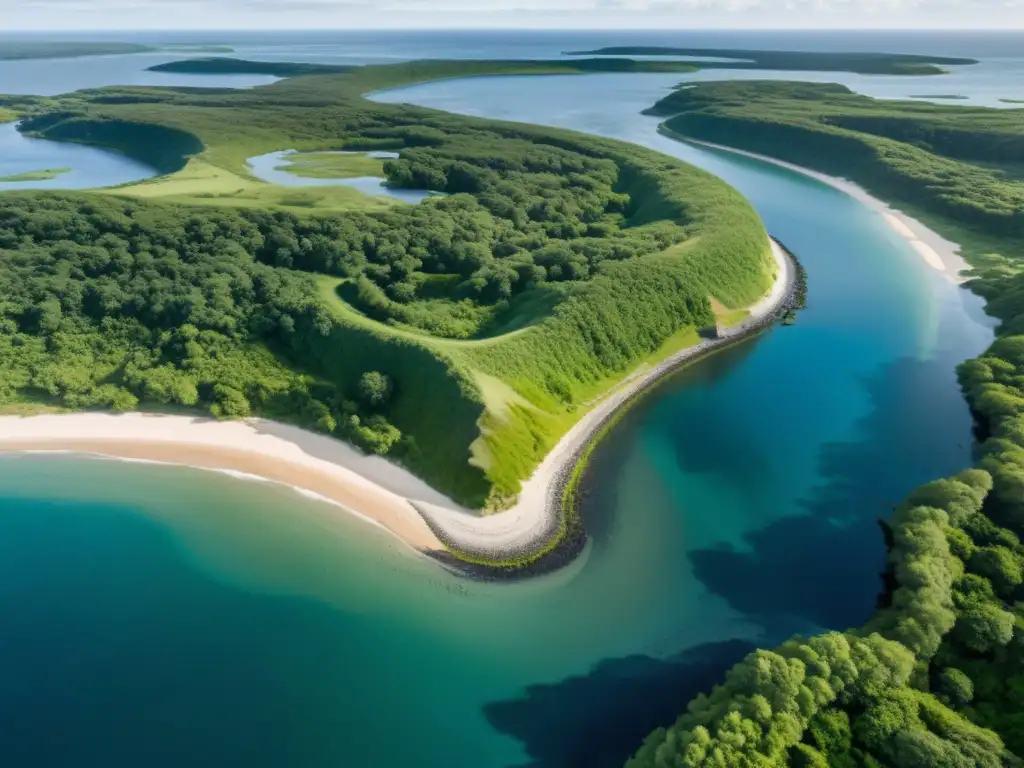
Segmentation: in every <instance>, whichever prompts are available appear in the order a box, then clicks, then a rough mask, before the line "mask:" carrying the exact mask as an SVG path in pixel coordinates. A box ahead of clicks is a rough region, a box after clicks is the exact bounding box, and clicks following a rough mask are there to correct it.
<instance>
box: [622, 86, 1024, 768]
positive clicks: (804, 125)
mask: <svg viewBox="0 0 1024 768" xmlns="http://www.w3.org/2000/svg"><path fill="white" fill-rule="evenodd" d="M652 111H653V112H654V113H655V114H661V115H671V116H672V117H670V119H669V120H668V122H667V123H666V128H667V130H668V131H670V132H671V133H672V134H674V135H677V136H682V137H693V138H700V139H706V140H710V141H715V142H718V143H722V144H728V145H732V146H736V147H739V148H743V149H747V150H751V151H755V152H761V153H764V154H768V155H771V156H773V157H778V158H781V159H785V160H789V161H792V162H796V163H799V164H802V165H804V166H808V167H811V168H815V169H818V170H821V171H824V172H826V173H830V174H834V175H840V176H844V177H846V178H850V179H853V180H854V181H857V182H859V183H861V184H863V185H864V186H865V187H867V188H868V189H869V190H870V191H871V192H873V193H875V194H877V195H879V196H880V197H883V198H884V199H886V200H888V201H892V202H894V204H896V205H897V206H899V207H900V208H904V209H907V210H910V211H912V212H913V213H914V214H915V215H917V216H919V217H921V218H922V219H924V220H925V221H927V223H928V224H929V225H930V226H932V227H934V228H935V229H936V230H938V231H939V232H940V233H944V234H947V235H948V236H950V237H951V238H953V239H955V240H957V241H958V242H960V243H963V244H964V249H963V252H964V254H965V256H966V258H967V259H968V261H969V262H970V263H971V265H972V267H973V269H972V271H971V272H970V277H971V280H970V281H969V282H968V287H970V288H971V289H973V290H975V291H977V292H978V293H980V294H981V295H982V296H984V297H985V298H986V300H987V302H988V303H987V310H988V312H989V313H991V314H993V315H994V316H996V317H998V318H999V319H1000V321H1001V325H1000V327H999V330H998V339H997V341H996V342H995V343H994V344H993V345H992V346H991V347H990V348H989V349H988V350H987V351H986V352H985V353H984V354H983V355H982V356H981V357H980V358H977V359H975V360H970V361H968V362H966V363H964V364H963V365H962V366H961V367H960V369H959V377H960V382H961V385H962V387H963V391H964V393H965V395H966V397H967V399H968V402H969V403H970V406H971V408H972V411H973V412H974V414H975V417H976V419H977V423H978V437H979V446H978V451H977V455H978V461H977V465H976V466H975V467H974V468H971V469H968V470H966V471H964V472H962V473H960V474H958V475H956V476H955V477H950V478H945V479H941V480H937V481H935V482H931V483H928V484H926V485H924V486H921V487H920V488H918V489H917V490H915V491H914V492H913V493H911V494H910V496H909V497H908V498H907V499H906V500H905V501H904V502H903V503H902V504H901V505H900V506H899V507H898V509H897V510H896V511H895V513H894V514H893V515H892V517H891V518H890V519H889V520H887V521H886V522H885V523H884V526H883V527H884V534H885V539H886V545H887V548H888V570H887V572H886V574H885V584H886V589H885V591H884V593H883V595H882V596H881V606H882V607H881V608H880V610H879V611H878V612H877V613H876V615H875V616H874V617H873V618H872V619H871V620H870V621H869V622H868V623H867V624H866V625H865V626H863V627H858V628H855V629H850V630H848V631H846V632H841V633H840V632H830V633H828V634H824V635H820V636H816V637H810V638H794V639H793V640H791V641H789V642H787V643H786V644H784V645H783V646H781V647H779V648H776V649H774V650H760V651H756V652H755V653H753V654H751V655H750V656H748V657H747V658H746V659H744V660H743V661H742V662H740V663H739V664H738V665H736V666H735V667H734V668H733V669H732V670H731V671H730V672H729V673H728V674H727V677H726V679H725V681H724V682H723V683H722V684H721V685H719V686H717V687H716V688H715V689H714V690H713V691H711V692H709V693H708V694H706V695H705V694H702V695H700V696H698V697H697V698H696V699H694V700H693V701H691V702H689V704H686V703H685V702H680V709H684V708H685V714H683V715H681V716H680V717H679V719H678V720H677V721H676V722H675V723H674V724H672V725H670V726H668V727H665V728H661V729H659V730H657V731H655V732H654V733H652V734H651V735H650V736H649V737H648V739H647V740H646V742H645V743H644V745H643V746H642V747H641V748H640V750H639V751H638V752H637V753H636V755H635V756H634V757H633V758H632V759H631V760H630V761H629V763H628V765H629V766H630V768H642V767H646V766H650V767H657V768H668V767H669V766H671V767H672V768H678V767H681V766H722V767H723V768H725V767H726V766H728V767H729V768H732V767H733V766H764V767H767V766H788V765H792V766H806V767H807V768H827V767H836V766H838V767H840V768H847V767H849V768H861V767H862V768H876V767H878V768H882V767H885V768H889V767H891V768H914V767H915V766H921V767H922V768H923V767H924V766H930V767H931V766H949V767H950V768H953V767H959V766H963V768H972V767H974V766H981V767H983V768H987V767H988V766H991V767H992V768H996V767H997V766H1007V767H1009V766H1020V765H1024V759H1022V758H1024V544H1022V542H1021V535H1024V335H1022V334H1024V273H1022V271H1021V269H1020V266H1019V265H1020V263H1021V257H1022V256H1024V253H1022V251H1024V229H1022V223H1024V218H1022V216H1024V208H1022V200H1024V197H1022V195H1024V185H1022V183H1021V182H1020V180H1019V179H1020V175H1019V169H1020V167H1022V164H1024V143H1022V142H1021V136H1024V132H1022V129H1024V111H1022V110H993V109H979V108H969V107H953V106H946V105H942V106H937V105H930V104H920V103H909V102H887V101H886V102H883V101H875V100H872V99H869V98H867V97H863V96H855V95H853V94H851V93H850V92H849V91H848V90H847V89H846V88H844V87H842V86H839V85H814V84H806V83H777V82H775V83H769V82H761V83H750V82H747V83H736V82H734V83H715V84H707V85H698V86H696V87H693V88H687V89H683V90H679V91H677V92H675V93H673V94H672V95H670V96H668V97H667V98H666V99H664V100H662V101H661V102H659V104H658V105H657V106H656V107H655V108H654V109H653V110H652Z"/></svg>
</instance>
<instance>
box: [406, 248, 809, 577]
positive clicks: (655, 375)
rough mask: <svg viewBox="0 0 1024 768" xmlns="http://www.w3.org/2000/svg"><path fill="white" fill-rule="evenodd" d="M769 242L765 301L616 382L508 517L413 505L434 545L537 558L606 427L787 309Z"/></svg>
mask: <svg viewBox="0 0 1024 768" xmlns="http://www.w3.org/2000/svg"><path fill="white" fill-rule="evenodd" d="M769 242H770V248H771V253H772V255H773V256H774V257H775V264H776V268H777V269H776V274H775V282H774V283H773V285H772V287H771V290H770V291H769V292H768V294H767V295H765V296H764V297H762V298H761V299H760V300H759V301H757V302H756V303H755V304H753V305H752V306H750V307H748V308H747V311H748V313H749V314H748V316H747V317H746V318H745V319H744V321H743V322H741V323H739V324H737V325H735V326H733V327H731V328H727V329H723V330H721V331H720V332H719V335H718V336H717V337H716V338H713V339H705V340H703V341H701V342H699V343H697V344H695V345H693V346H692V347H687V348H686V349H683V350H680V351H679V352H676V353H675V354H674V355H671V356H670V357H668V358H666V359H665V360H662V361H661V362H660V363H657V364H656V365H654V366H653V367H651V368H639V369H637V370H635V371H633V372H632V373H631V374H629V375H628V376H627V377H626V378H625V379H623V380H622V381H621V382H619V384H618V385H617V386H616V387H615V388H614V389H613V390H611V391H610V392H608V394H606V395H605V396H604V398H603V399H602V400H601V401H599V402H598V403H597V404H596V405H595V406H594V407H593V408H591V409H590V410H589V411H588V412H587V413H586V414H584V416H583V417H582V418H581V419H580V420H579V421H578V422H576V424H574V425H573V427H572V428H571V429H570V430H569V431H568V432H567V433H566V434H565V435H563V436H562V438H561V439H560V440H559V441H558V443H557V444H556V445H555V446H554V448H552V449H551V451H550V452H549V453H548V455H547V456H545V457H544V460H543V461H542V462H541V463H540V464H539V465H538V466H537V468H536V469H535V470H534V472H533V474H532V475H531V476H530V477H529V478H528V479H527V480H525V481H523V485H522V490H521V491H520V494H519V500H518V502H517V503H516V504H515V505H514V506H513V507H511V508H510V509H508V510H505V511H503V512H499V513H497V514H495V515H489V516H487V517H469V516H468V515H466V514H465V513H460V512H455V511H453V510H451V509H446V508H442V507H438V506H435V505H432V504H423V503H416V504H415V506H416V508H417V509H418V510H419V511H420V513H421V514H422V515H423V517H424V519H425V520H426V521H427V524H428V525H429V526H430V527H431V529H432V530H433V531H434V533H435V534H436V535H437V536H438V538H439V539H440V540H441V541H443V542H444V543H445V545H446V546H447V547H449V548H450V549H454V550H455V551H457V552H459V553H461V554H467V555H470V556H471V557H474V558H479V559H480V560H482V561H488V560H493V561H498V562H508V561H515V560H521V561H522V560H532V559H534V558H536V557H537V556H538V555H542V554H544V553H545V549H546V548H548V547H549V546H550V544H551V541H552V538H553V537H554V536H556V535H557V534H558V533H559V532H560V528H561V527H562V526H563V525H564V523H565V522H566V521H565V519H564V517H563V508H562V501H563V498H562V497H563V493H564V491H565V490H566V488H567V486H568V484H569V482H570V480H571V476H572V474H573V470H574V469H575V467H576V465H577V462H578V461H579V459H580V458H581V456H582V455H583V454H584V452H585V451H586V449H587V447H588V446H589V445H590V444H591V441H592V440H593V439H594V437H596V436H597V435H599V434H600V433H601V431H602V430H603V429H604V428H605V427H606V426H607V424H608V422H609V421H610V420H612V419H613V418H615V417H616V415H617V414H619V412H620V411H621V410H622V409H623V408H624V407H625V406H626V405H628V404H629V403H630V402H631V401H632V400H633V399H634V398H635V397H636V396H638V395H639V394H641V393H642V392H644V391H645V390H647V389H648V388H649V387H650V386H652V385H653V384H655V383H656V382H658V381H660V380H661V379H662V378H664V377H665V376H666V375H668V374H670V373H673V372H674V371H676V370H677V369H679V368H680V367H682V366H683V365H685V364H687V363H690V362H693V361H694V360H695V359H696V358H699V357H701V356H702V355H704V354H705V353H707V352H709V351H711V350H715V349H718V348H720V347H724V346H727V345H729V344H732V343H735V342H736V341H738V340H740V339H742V338H744V337H746V336H749V335H751V334H753V333H756V332H757V331H760V330H762V329H763V328H764V327H766V326H768V325H770V324H771V323H772V322H774V321H775V320H776V318H777V317H778V316H779V315H780V314H781V313H783V312H785V311H786V310H787V309H788V308H789V305H790V304H791V303H792V300H793V297H794V295H795V291H796V287H797V277H798V267H797V265H796V263H795V262H794V260H793V259H792V258H791V257H790V256H789V254H788V253H787V252H786V250H785V249H784V248H783V247H782V246H781V245H780V244H778V243H777V242H776V241H775V240H774V239H772V238H769ZM556 548H557V547H556ZM510 567H515V565H514V564H512V565H510Z"/></svg>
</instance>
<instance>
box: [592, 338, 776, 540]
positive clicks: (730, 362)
mask: <svg viewBox="0 0 1024 768" xmlns="http://www.w3.org/2000/svg"><path fill="white" fill-rule="evenodd" d="M769 332H771V331H769ZM762 337H763V335H762V334H759V335H757V336H754V337H753V338H750V339H745V340H743V341H741V342H739V343H737V344H733V345H732V346H729V347H725V348H724V349H720V350H716V351H715V352H713V353H712V354H710V355H708V356H706V357H702V358H699V359H698V360H696V361H695V362H694V363H692V364H690V365H688V366H686V367H684V368H681V369H679V370H678V371H676V372H675V373H673V374H670V375H668V376H666V377H665V378H664V379H662V380H661V381H659V382H658V383H657V384H655V385H654V386H653V387H651V388H650V389H648V390H646V391H645V392H644V393H643V395H642V396H641V399H640V400H638V401H637V402H636V404H635V405H634V406H633V407H632V408H630V410H629V411H627V412H626V414H625V415H624V416H623V417H622V419H621V420H620V421H619V422H618V423H617V424H616V425H615V426H614V427H613V428H612V432H611V434H608V435H605V437H604V438H603V439H602V440H601V441H600V443H598V445H597V447H596V448H595V449H594V452H593V454H592V455H591V457H590V462H589V464H588V465H587V473H586V476H585V477H584V480H583V484H582V502H581V505H580V517H581V518H582V520H583V525H584V528H585V529H586V531H587V538H588V539H590V540H591V541H592V542H593V544H594V545H595V546H596V547H602V546H604V545H606V544H607V543H609V537H610V534H611V531H612V528H613V526H612V523H613V521H614V518H615V514H616V510H618V509H620V487H619V485H618V483H613V482H612V483H610V482H608V478H615V477H617V476H618V474H619V472H620V471H621V468H622V466H623V464H625V462H626V459H627V457H628V455H629V453H630V452H631V451H633V450H635V448H636V445H637V444H638V442H639V432H640V431H641V430H642V429H643V428H644V426H645V425H646V424H648V423H649V422H650V421H651V418H652V417H651V412H652V411H653V410H654V409H655V408H657V407H658V406H659V404H660V403H663V402H665V401H666V400H671V399H672V397H673V396H674V394H675V393H676V392H680V391H683V390H687V389H689V388H691V387H701V388H703V387H706V388H712V387H714V386H715V384H716V382H718V381H721V380H723V379H725V378H726V377H727V376H729V374H730V373H732V372H733V371H734V369H735V368H736V366H738V365H740V364H741V363H742V362H743V361H744V360H745V359H746V358H747V357H748V356H749V355H751V354H752V353H753V351H754V350H755V349H756V347H757V344H758V341H759V340H760V339H761V338H762ZM690 426H691V425H688V426H687V429H690ZM687 439H688V440H693V439H694V438H693V436H692V433H691V434H690V437H688V438H687ZM695 444H701V443H700V439H696V440H695ZM694 460H695V461H697V462H699V460H700V457H699V456H697V457H695V459H694ZM691 469H693V467H692V465H691ZM698 470H699V467H698Z"/></svg>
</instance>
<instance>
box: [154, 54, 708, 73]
mask: <svg viewBox="0 0 1024 768" xmlns="http://www.w3.org/2000/svg"><path fill="white" fill-rule="evenodd" d="M416 63H417V62H412V64H413V65H415V64H416ZM423 63H424V64H428V65H432V66H435V67H438V66H440V67H443V66H449V67H451V68H452V70H453V73H458V72H462V73H464V74H473V72H472V71H471V70H470V67H471V66H472V65H474V64H477V65H484V66H485V68H487V69H491V70H494V72H495V74H521V75H529V74H551V73H555V72H564V73H567V74H571V73H573V72H694V71H696V70H697V67H695V66H693V65H692V64H686V63H681V62H673V61H632V60H630V59H599V58H594V59H579V60H572V61H568V60H563V59H551V60H546V61H545V60H530V59H524V60H518V59H510V60H508V61H501V60H499V59H495V60H487V61H481V62H472V61H468V62H462V61H458V60H454V61H428V62H423ZM396 66H398V67H402V68H406V67H408V64H405V63H403V64H401V65H396ZM385 68H386V67H374V69H385ZM149 69H150V71H152V72H181V73H187V74H203V75H218V74H234V75H239V74H245V75H273V76H276V77H299V76H302V75H331V74H338V73H341V72H349V71H352V70H354V69H367V68H365V67H361V68H357V67H351V66H342V65H333V64H305V63H293V62H274V61H246V60H245V59H234V58H221V57H211V58H205V59H185V60H183V61H171V62H168V63H166V64H157V65H155V66H152V67H150V68H149Z"/></svg>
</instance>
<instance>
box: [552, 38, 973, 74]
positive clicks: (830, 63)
mask: <svg viewBox="0 0 1024 768" xmlns="http://www.w3.org/2000/svg"><path fill="white" fill-rule="evenodd" d="M569 55H570V56H675V57H686V56H696V57H701V58H705V57H706V58H718V59H732V60H733V61H696V62H693V63H695V64H697V65H698V66H700V67H701V68H702V69H775V70H788V71H804V72H856V73H859V74H862V75H941V74H943V73H944V72H945V71H946V70H944V69H942V68H941V67H940V66H938V65H943V66H963V65H967V64H977V63H978V61H977V60H976V59H965V58H960V57H953V56H921V55H917V54H909V53H845V52H834V53H829V52H818V51H758V50H749V49H744V48H674V47H666V46H650V45H623V46H610V47H606V48H597V49H595V50H591V51H570V52H569Z"/></svg>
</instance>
